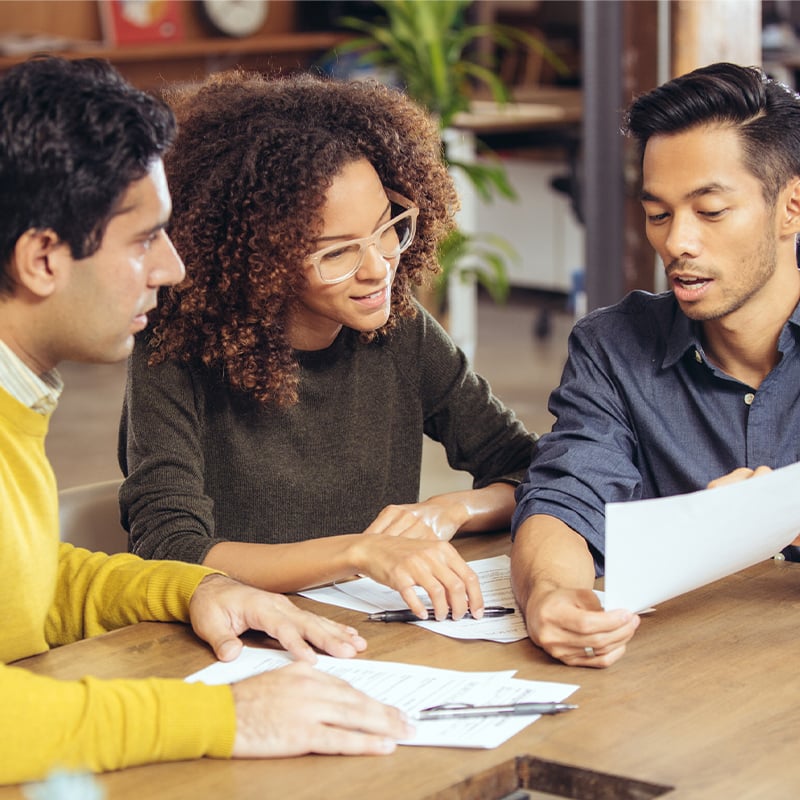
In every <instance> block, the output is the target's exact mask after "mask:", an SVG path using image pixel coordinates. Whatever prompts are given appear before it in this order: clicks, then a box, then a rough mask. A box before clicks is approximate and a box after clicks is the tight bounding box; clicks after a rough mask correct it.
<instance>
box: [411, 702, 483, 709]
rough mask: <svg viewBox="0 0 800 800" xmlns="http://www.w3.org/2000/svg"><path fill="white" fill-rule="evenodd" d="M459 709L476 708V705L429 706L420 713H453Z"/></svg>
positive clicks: (445, 704) (446, 704)
mask: <svg viewBox="0 0 800 800" xmlns="http://www.w3.org/2000/svg"><path fill="white" fill-rule="evenodd" d="M459 708H475V705H474V703H442V704H441V705H439V706H428V708H421V709H420V711H453V710H456V709H459Z"/></svg>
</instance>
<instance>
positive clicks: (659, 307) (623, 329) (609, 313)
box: [573, 290, 680, 338]
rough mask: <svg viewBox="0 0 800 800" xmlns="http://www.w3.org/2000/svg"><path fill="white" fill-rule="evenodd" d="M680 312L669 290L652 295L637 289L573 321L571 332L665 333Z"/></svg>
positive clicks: (625, 334)
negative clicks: (573, 325) (611, 303)
mask: <svg viewBox="0 0 800 800" xmlns="http://www.w3.org/2000/svg"><path fill="white" fill-rule="evenodd" d="M676 313H680V310H679V308H678V304H677V303H676V302H675V298H674V297H673V295H672V292H663V293H661V294H652V293H651V292H645V291H641V290H636V291H633V292H631V293H630V294H628V295H626V296H625V297H624V298H623V299H622V300H620V301H619V302H618V303H615V304H614V305H611V306H606V307H605V308H598V309H596V310H595V311H592V312H590V313H589V314H587V315H586V316H585V317H583V318H581V319H580V320H578V322H576V323H575V327H574V329H573V332H575V333H584V334H587V335H590V336H606V335H611V334H613V335H614V336H615V337H616V338H618V337H621V336H622V337H624V336H629V335H631V336H632V335H636V334H640V333H645V332H646V333H649V334H651V335H652V334H654V333H659V332H660V333H661V335H663V336H666V335H667V334H668V332H669V331H670V330H671V328H672V326H673V323H674V321H675V316H676Z"/></svg>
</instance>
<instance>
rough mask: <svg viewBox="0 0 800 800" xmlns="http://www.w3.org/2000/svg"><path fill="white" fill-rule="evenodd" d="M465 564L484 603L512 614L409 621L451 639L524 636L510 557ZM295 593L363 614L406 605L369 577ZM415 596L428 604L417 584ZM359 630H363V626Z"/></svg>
mask: <svg viewBox="0 0 800 800" xmlns="http://www.w3.org/2000/svg"><path fill="white" fill-rule="evenodd" d="M467 563H468V564H469V565H470V567H472V569H473V570H474V571H475V573H476V575H477V576H478V578H479V580H480V582H481V592H483V602H484V605H485V606H502V607H505V608H513V609H514V613H513V614H507V615H506V616H504V617H492V618H491V619H490V618H485V619H480V620H476V619H460V620H456V621H454V620H451V619H446V620H442V621H440V622H436V621H427V620H426V621H424V622H423V621H419V622H412V623H410V624H412V625H418V626H419V627H421V628H427V629H428V630H429V631H433V632H434V633H441V634H444V635H445V636H451V637H452V638H454V639H488V640H489V641H492V642H517V641H520V640H521V639H524V638H525V637H526V636H527V635H528V634H527V631H526V630H525V622H524V620H523V619H522V614H521V613H520V610H519V608H518V607H517V604H516V603H515V602H514V594H513V592H512V591H511V559H510V558H509V557H508V556H495V557H494V558H482V559H479V560H477V561H469V562H467ZM299 594H301V595H302V596H303V597H309V598H311V599H312V600H317V601H319V602H320V603H328V604H329V605H332V606H339V607H341V608H349V609H352V610H353V611H363V612H364V613H365V614H372V613H373V612H375V611H385V610H394V609H400V608H408V606H407V604H406V602H405V600H403V598H402V597H401V595H400V592H396V591H395V590H394V589H390V588H389V587H388V586H384V585H383V584H380V583H378V582H377V581H374V580H372V578H359V579H358V580H354V581H346V582H344V583H337V584H334V585H333V586H323V587H322V588H320V589H309V590H308V591H306V592H299ZM417 595H418V596H419V597H420V599H421V600H422V602H423V603H424V604H425V606H426V607H428V608H430V607H431V601H430V598H429V597H428V595H427V593H426V592H424V591H423V590H422V589H420V588H419V587H417ZM369 624H370V625H384V624H388V625H398V624H402V623H396V622H390V623H383V622H371V623H369ZM361 632H362V633H364V634H366V633H367V632H366V631H365V630H363V629H362V631H361Z"/></svg>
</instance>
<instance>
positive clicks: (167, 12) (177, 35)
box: [98, 0, 186, 47]
mask: <svg viewBox="0 0 800 800" xmlns="http://www.w3.org/2000/svg"><path fill="white" fill-rule="evenodd" d="M98 2H99V4H100V21H101V24H102V29H103V39H104V41H105V44H106V45H107V46H108V47H126V46H131V45H144V44H157V43H159V42H177V41H182V40H183V38H184V24H183V16H182V14H183V9H182V6H184V5H186V4H185V3H183V2H181V0H98Z"/></svg>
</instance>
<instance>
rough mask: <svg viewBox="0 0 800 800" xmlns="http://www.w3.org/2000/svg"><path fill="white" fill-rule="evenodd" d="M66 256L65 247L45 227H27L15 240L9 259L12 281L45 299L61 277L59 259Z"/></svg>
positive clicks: (67, 252)
mask: <svg viewBox="0 0 800 800" xmlns="http://www.w3.org/2000/svg"><path fill="white" fill-rule="evenodd" d="M68 255H69V247H68V246H67V245H65V244H64V243H63V242H62V241H61V240H60V239H59V238H58V236H57V235H56V234H55V232H54V231H52V230H50V229H49V228H48V229H46V230H35V229H34V228H30V229H29V230H27V231H25V233H23V234H22V236H20V237H19V239H17V243H16V244H15V245H14V252H13V254H12V256H11V274H12V276H13V278H14V282H15V283H17V284H18V285H20V286H24V287H25V288H26V289H27V290H28V291H29V292H31V293H32V294H34V295H36V296H38V297H48V296H50V295H51V294H52V293H53V292H54V291H55V289H56V286H57V285H58V283H59V280H60V278H61V271H62V266H63V263H62V262H63V260H64V257H65V256H68Z"/></svg>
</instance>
